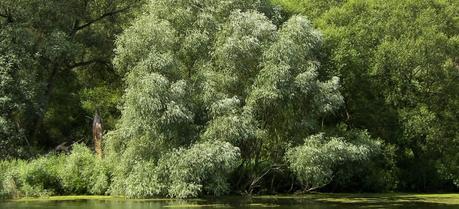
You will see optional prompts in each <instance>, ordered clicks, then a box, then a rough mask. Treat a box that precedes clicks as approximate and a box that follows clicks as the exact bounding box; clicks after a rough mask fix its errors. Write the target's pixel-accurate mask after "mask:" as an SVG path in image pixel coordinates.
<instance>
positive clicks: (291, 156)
mask: <svg viewBox="0 0 459 209" xmlns="http://www.w3.org/2000/svg"><path fill="white" fill-rule="evenodd" d="M364 133H365V134H362V135H360V136H361V137H357V138H356V139H353V140H352V141H351V142H350V141H347V140H346V139H345V138H338V137H325V136H324V135H323V134H319V135H314V136H310V137H308V138H307V139H306V140H305V143H304V144H303V145H301V146H298V147H295V148H292V149H289V150H288V152H287V154H286V160H287V162H288V164H289V168H290V169H291V170H292V171H293V173H294V174H295V175H296V176H297V178H298V180H299V181H300V182H301V184H302V185H303V187H304V190H305V191H312V190H316V189H319V188H322V187H324V186H326V185H328V184H329V183H330V182H331V181H332V180H333V177H334V174H335V171H336V170H337V167H339V166H340V165H343V164H345V163H348V162H364V161H367V160H368V159H369V158H370V157H371V156H372V155H373V154H374V153H375V152H377V151H378V150H379V148H380V143H379V141H374V140H371V138H369V135H368V134H366V132H364Z"/></svg>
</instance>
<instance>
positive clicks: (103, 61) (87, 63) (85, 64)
mask: <svg viewBox="0 0 459 209" xmlns="http://www.w3.org/2000/svg"><path fill="white" fill-rule="evenodd" d="M92 64H103V65H108V64H109V62H108V61H105V60H102V59H94V60H88V61H83V62H78V63H75V64H72V65H70V66H69V69H71V70H72V69H75V68H78V67H84V66H88V65H92Z"/></svg>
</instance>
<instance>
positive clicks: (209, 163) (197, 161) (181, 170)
mask: <svg viewBox="0 0 459 209" xmlns="http://www.w3.org/2000/svg"><path fill="white" fill-rule="evenodd" d="M239 158H240V153H239V148H236V147H234V146H232V145H231V144H230V143H227V142H221V141H215V142H203V143H198V144H195V145H193V146H192V147H191V148H189V149H178V150H176V151H174V152H173V153H172V154H171V155H170V157H168V159H165V160H164V161H163V162H161V163H166V164H167V165H168V166H169V169H170V171H169V172H170V179H171V182H170V183H171V185H170V186H169V189H168V193H169V196H171V197H177V198H189V197H197V196H199V195H202V194H208V195H215V196H219V195H222V194H226V193H228V192H229V185H228V182H227V180H228V176H229V174H230V172H232V171H233V169H235V168H236V166H237V162H238V159H239Z"/></svg>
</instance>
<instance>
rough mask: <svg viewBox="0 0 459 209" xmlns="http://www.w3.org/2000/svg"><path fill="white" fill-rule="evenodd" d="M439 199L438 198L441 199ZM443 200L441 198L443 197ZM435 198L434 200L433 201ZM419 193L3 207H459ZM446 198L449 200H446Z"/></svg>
mask: <svg viewBox="0 0 459 209" xmlns="http://www.w3.org/2000/svg"><path fill="white" fill-rule="evenodd" d="M437 199H438V198H437ZM440 199H441V198H440ZM431 200H432V201H431ZM435 200H436V199H435V198H433V199H429V201H426V199H423V198H419V197H415V196H386V197H370V198H368V197H365V198H362V197H339V198H337V197H332V198H330V197H304V198H301V197H300V198H289V197H279V198H278V197H263V198H241V197H233V198H221V199H213V200H212V199H207V200H187V201H184V200H122V199H105V200H104V199H101V200H65V201H63V200H39V201H37V200H31V201H3V202H0V208H1V209H181V208H183V209H186V208H194V209H196V208H238V209H265V208H277V209H338V208H340V209H364V208H367V209H370V208H371V209H375V208H385V209H399V208H400V209H401V208H403V209H459V204H456V203H454V202H453V203H449V202H448V201H447V200H449V199H443V201H439V202H436V201H435ZM445 200H446V201H445Z"/></svg>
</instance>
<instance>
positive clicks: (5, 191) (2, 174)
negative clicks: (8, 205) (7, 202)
mask: <svg viewBox="0 0 459 209" xmlns="http://www.w3.org/2000/svg"><path fill="white" fill-rule="evenodd" d="M16 164H17V161H0V199H7V198H13V197H16V196H18V189H17V186H16V182H15V180H14V179H13V176H15V175H12V173H13V172H12V171H13V170H14V169H15V167H16Z"/></svg>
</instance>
